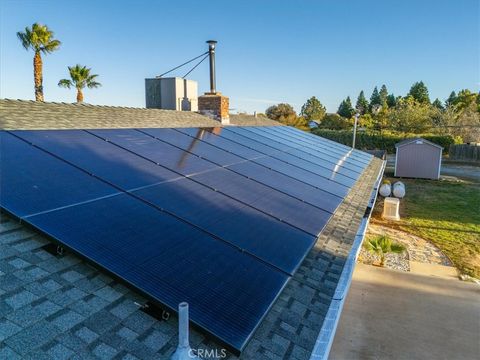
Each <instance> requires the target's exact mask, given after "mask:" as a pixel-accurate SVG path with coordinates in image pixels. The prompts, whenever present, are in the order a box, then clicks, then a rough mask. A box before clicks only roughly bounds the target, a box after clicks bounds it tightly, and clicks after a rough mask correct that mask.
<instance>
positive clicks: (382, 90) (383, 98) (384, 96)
mask: <svg viewBox="0 0 480 360" xmlns="http://www.w3.org/2000/svg"><path fill="white" fill-rule="evenodd" d="M378 95H379V96H380V105H382V106H385V105H387V98H388V90H387V87H386V86H385V84H384V85H382V87H381V88H380V93H379V94H378Z"/></svg>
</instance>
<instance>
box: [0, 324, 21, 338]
mask: <svg viewBox="0 0 480 360" xmlns="http://www.w3.org/2000/svg"><path fill="white" fill-rule="evenodd" d="M20 330H22V328H21V327H20V326H18V325H16V324H14V323H13V322H11V321H8V320H6V319H2V320H0V341H3V340H5V339H7V338H9V337H10V336H12V335H13V334H16V333H17V332H19V331H20Z"/></svg>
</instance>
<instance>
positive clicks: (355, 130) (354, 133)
mask: <svg viewBox="0 0 480 360" xmlns="http://www.w3.org/2000/svg"><path fill="white" fill-rule="evenodd" d="M358 116H359V114H358V113H357V114H355V123H354V124H353V142H352V149H355V138H356V136H357V122H358Z"/></svg>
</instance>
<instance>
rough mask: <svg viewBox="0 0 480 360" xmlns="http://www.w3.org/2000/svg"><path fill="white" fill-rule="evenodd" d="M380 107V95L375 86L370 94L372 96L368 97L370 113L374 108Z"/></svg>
mask: <svg viewBox="0 0 480 360" xmlns="http://www.w3.org/2000/svg"><path fill="white" fill-rule="evenodd" d="M379 106H382V100H381V99H380V94H379V93H378V89H377V87H376V86H375V88H374V89H373V92H372V96H370V112H372V110H374V109H375V108H377V107H379Z"/></svg>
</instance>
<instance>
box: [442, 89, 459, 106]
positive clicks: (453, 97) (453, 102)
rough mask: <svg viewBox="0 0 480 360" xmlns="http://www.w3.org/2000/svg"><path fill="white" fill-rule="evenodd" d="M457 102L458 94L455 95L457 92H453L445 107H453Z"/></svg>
mask: <svg viewBox="0 0 480 360" xmlns="http://www.w3.org/2000/svg"><path fill="white" fill-rule="evenodd" d="M456 100H457V94H456V93H455V91H452V92H451V93H450V96H449V97H448V99H447V100H445V107H449V106H452V105H453V104H455V101H456Z"/></svg>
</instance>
